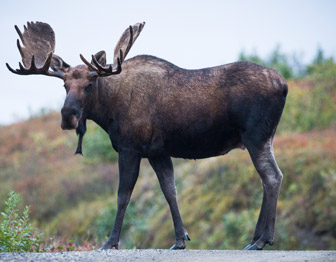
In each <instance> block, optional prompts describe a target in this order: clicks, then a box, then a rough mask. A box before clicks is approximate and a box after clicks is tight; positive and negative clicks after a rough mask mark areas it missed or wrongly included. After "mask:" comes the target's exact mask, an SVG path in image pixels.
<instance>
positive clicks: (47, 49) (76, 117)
mask: <svg viewBox="0 0 336 262" xmlns="http://www.w3.org/2000/svg"><path fill="white" fill-rule="evenodd" d="M144 25H145V23H138V24H135V25H133V26H130V27H129V28H127V29H126V31H125V32H124V33H123V34H122V36H121V38H120V40H119V41H118V43H117V45H116V47H115V49H114V60H113V63H112V64H106V54H105V51H100V52H98V53H96V54H95V55H93V56H92V60H91V62H89V61H88V60H86V59H85V58H84V57H83V56H82V55H80V57H81V59H82V61H83V62H84V64H82V65H78V66H74V67H72V66H70V65H69V64H67V63H66V62H65V61H63V59H62V58H60V57H59V56H57V55H55V54H54V50H55V34H54V31H53V29H52V28H51V27H50V26H49V25H48V24H46V23H42V22H35V23H33V22H28V23H27V26H24V31H23V33H22V32H21V31H20V30H19V28H18V27H17V26H15V29H16V31H17V33H18V34H19V37H20V39H21V42H22V45H23V46H21V45H20V41H19V40H18V41H17V46H18V49H19V51H20V54H21V57H22V62H23V65H22V64H21V63H20V64H19V69H17V70H14V69H12V68H11V67H10V66H9V65H8V64H6V65H7V67H8V69H9V70H10V71H11V72H13V73H15V74H19V75H30V74H42V75H47V76H53V77H58V78H60V79H62V80H63V81H64V86H65V89H66V94H67V95H66V99H65V102H64V106H63V108H62V110H61V114H62V123H61V127H62V129H76V132H77V134H78V135H79V140H78V147H77V150H76V153H82V138H83V136H84V134H85V131H86V120H87V119H90V120H93V121H94V122H96V123H97V124H98V125H100V126H101V127H102V128H103V129H104V130H105V131H106V132H107V133H108V134H109V137H110V139H111V142H112V146H113V148H114V149H115V150H116V151H117V152H118V154H119V159H118V164H119V189H118V209H117V214H116V218H115V222H114V226H113V229H112V232H111V235H110V237H109V239H108V240H107V242H106V243H105V244H104V246H103V247H102V249H110V248H118V242H119V237H120V231H121V227H122V223H123V218H124V215H125V212H126V208H127V205H128V203H129V201H130V198H131V194H132V191H133V188H134V185H135V183H136V181H137V178H138V175H139V166H140V161H141V159H142V158H147V159H148V160H149V163H150V164H151V166H152V167H153V169H154V171H155V173H156V175H157V177H158V179H159V183H160V186H161V189H162V191H163V194H164V196H165V198H166V199H167V202H168V204H169V207H170V210H171V214H172V218H173V222H174V228H175V235H176V241H175V244H174V245H173V246H172V249H184V248H185V247H186V244H185V241H186V240H190V238H189V235H188V233H187V231H186V229H185V227H184V225H183V222H182V219H181V216H180V213H179V209H178V205H177V198H176V188H175V181H174V173H173V165H172V161H171V157H180V158H188V159H200V158H207V157H213V156H219V155H224V154H226V153H228V152H229V151H230V150H232V149H234V148H242V149H244V148H247V150H248V152H249V154H250V156H251V159H252V162H253V164H254V166H255V168H256V170H257V172H258V173H259V175H260V178H261V181H262V187H263V191H264V196H263V202H262V206H261V210H260V215H259V219H258V222H257V225H256V229H255V233H254V236H253V238H252V241H251V242H250V244H249V245H247V246H246V248H245V249H249V250H257V249H258V250H260V249H263V248H264V246H265V245H266V244H272V243H273V238H274V224H275V216H276V205H277V199H278V194H279V190H280V185H281V181H282V177H283V176H282V173H281V171H280V169H279V168H278V166H277V163H276V161H275V159H274V155H273V136H274V134H275V131H276V128H277V125H278V123H279V120H280V117H281V114H282V111H283V108H284V105H285V101H286V95H287V92H288V87H287V84H286V81H285V80H284V79H283V78H282V77H281V76H280V75H279V74H278V73H277V72H276V71H274V70H272V69H269V68H266V67H263V66H260V65H257V64H254V63H250V62H237V63H231V64H226V65H221V66H216V67H211V68H204V69H199V70H186V69H182V68H179V67H177V66H175V65H173V64H171V63H169V62H167V61H165V60H163V59H160V58H157V57H154V56H148V55H141V56H136V57H134V58H131V59H128V60H125V57H126V56H127V54H128V52H129V50H130V48H131V47H132V45H133V44H134V41H135V40H136V39H137V37H138V36H139V34H140V32H141V31H142V29H143V27H144Z"/></svg>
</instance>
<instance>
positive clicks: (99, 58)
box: [91, 50, 106, 66]
mask: <svg viewBox="0 0 336 262" xmlns="http://www.w3.org/2000/svg"><path fill="white" fill-rule="evenodd" d="M94 56H95V58H96V60H97V61H98V63H99V64H101V65H102V66H106V53H105V51H104V50H102V51H99V52H98V53H97V54H95V55H94ZM91 64H93V65H94V63H93V61H92V60H91Z"/></svg>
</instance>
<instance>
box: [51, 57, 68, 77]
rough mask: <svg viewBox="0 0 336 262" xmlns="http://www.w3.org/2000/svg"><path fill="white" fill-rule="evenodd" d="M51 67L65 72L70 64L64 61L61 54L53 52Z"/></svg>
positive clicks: (56, 70)
mask: <svg viewBox="0 0 336 262" xmlns="http://www.w3.org/2000/svg"><path fill="white" fill-rule="evenodd" d="M50 67H51V69H52V70H54V71H55V72H62V73H65V72H67V71H68V70H69V68H70V65H69V64H67V63H66V62H64V61H63V59H62V58H60V57H59V56H57V55H54V54H53V55H52V59H51V64H50Z"/></svg>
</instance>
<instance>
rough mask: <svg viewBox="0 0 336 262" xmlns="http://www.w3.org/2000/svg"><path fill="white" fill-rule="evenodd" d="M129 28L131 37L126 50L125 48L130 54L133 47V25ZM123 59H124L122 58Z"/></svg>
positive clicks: (126, 52)
mask: <svg viewBox="0 0 336 262" xmlns="http://www.w3.org/2000/svg"><path fill="white" fill-rule="evenodd" d="M129 30H130V37H129V41H128V45H127V47H126V50H125V54H128V51H129V50H130V49H131V47H132V45H133V27H132V26H131V25H130V26H129ZM121 61H123V60H121Z"/></svg>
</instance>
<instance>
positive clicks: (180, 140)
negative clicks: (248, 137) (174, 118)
mask: <svg viewBox="0 0 336 262" xmlns="http://www.w3.org/2000/svg"><path fill="white" fill-rule="evenodd" d="M169 137H170V139H166V141H165V149H166V152H167V153H168V154H169V155H170V156H172V157H178V158H188V159H200V158H207V157H213V156H218V155H223V154H226V153H228V152H229V151H230V150H232V149H234V148H243V147H242V144H241V139H240V135H239V133H238V132H237V131H235V130H233V129H221V130H218V129H210V130H207V131H204V130H203V131H202V132H198V130H190V131H188V130H187V131H185V132H176V133H175V134H171V135H170V136H169Z"/></svg>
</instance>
